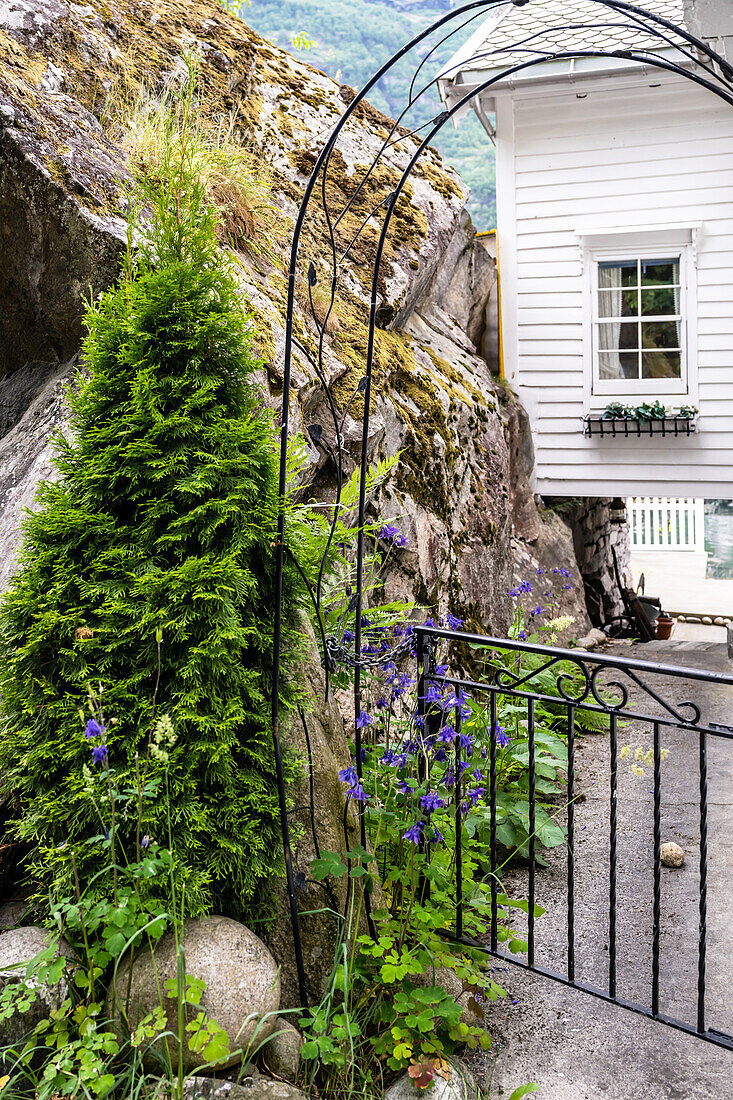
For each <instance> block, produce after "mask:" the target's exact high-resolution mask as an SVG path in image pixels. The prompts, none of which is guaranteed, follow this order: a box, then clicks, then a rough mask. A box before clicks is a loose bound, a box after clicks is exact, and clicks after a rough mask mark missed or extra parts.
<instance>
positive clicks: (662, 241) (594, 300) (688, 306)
mask: <svg viewBox="0 0 733 1100" xmlns="http://www.w3.org/2000/svg"><path fill="white" fill-rule="evenodd" d="M697 228H698V227H697V226H694V227H693V226H691V227H684V228H680V227H675V228H671V229H663V230H662V229H657V230H633V231H632V230H607V231H599V232H591V233H588V232H586V233H584V234H582V236H581V241H582V253H583V269H584V272H585V275H586V280H585V282H586V285H585V290H584V299H585V304H584V311H583V312H584V326H583V327H584V341H583V343H584V355H583V360H584V390H585V406H586V409H587V410H588V411H590V412H596V411H600V410H602V409H603V408H605V406H606V405H607V404H608V403H609V401H613V400H617V401H622V402H624V403H626V404H638V403H640V402H642V401H647V400H649V399H651V400H654V399H655V398H660V399H661V400H662V403H663V404H668V405H670V406H675V405H682V404H692V405H695V404H697V285H696V275H697V272H696V259H697V257H696V242H697ZM672 256H679V258H680V310H681V314H682V323H681V326H680V347H681V356H680V359H681V377H680V378H638V379H634V378H618V379H616V378H608V379H601V378H600V377H599V360H598V350H599V348H598V325H597V322H598V321H599V320H601V318H599V313H598V265H599V264H600V263H609V262H610V263H612V262H614V261H621V260H655V259H670V258H671V257H672ZM665 399H668V400H665Z"/></svg>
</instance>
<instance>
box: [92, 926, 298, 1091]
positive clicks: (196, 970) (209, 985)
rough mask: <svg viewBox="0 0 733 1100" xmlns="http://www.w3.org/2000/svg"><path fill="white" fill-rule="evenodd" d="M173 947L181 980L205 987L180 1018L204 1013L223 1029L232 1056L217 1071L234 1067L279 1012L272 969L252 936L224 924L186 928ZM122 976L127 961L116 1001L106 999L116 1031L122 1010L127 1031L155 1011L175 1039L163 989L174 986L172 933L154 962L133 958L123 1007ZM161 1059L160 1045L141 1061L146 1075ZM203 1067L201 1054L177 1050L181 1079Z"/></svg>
mask: <svg viewBox="0 0 733 1100" xmlns="http://www.w3.org/2000/svg"><path fill="white" fill-rule="evenodd" d="M180 940H181V946H182V949H183V953H184V957H185V960H186V975H187V977H188V978H196V979H199V980H200V981H202V982H204V984H205V989H204V991H203V993H202V995H201V1001H200V1004H199V1005H198V1006H195V1005H188V1006H187V1007H186V1018H187V1020H188V1021H190V1020H192V1019H194V1018H195V1017H196V1016H197V1014H198V1013H199V1012H201V1011H203V1012H205V1013H206V1016H207V1018H208V1019H209V1020H213V1021H215V1022H216V1023H217V1024H218V1025H219V1027H221V1028H223V1030H224V1031H225V1032H226V1034H227V1036H228V1038H229V1049H230V1051H231V1052H232V1053H231V1054H230V1055H229V1057H226V1058H222V1059H221V1060H220V1061H219V1062H217V1068H222V1069H224V1068H226V1067H228V1066H233V1065H236V1064H237V1063H238V1062H240V1061H241V1060H242V1056H243V1055H246V1054H247V1053H248V1047H249V1045H250V1043H251V1044H252V1048H253V1049H252V1050H251V1051H249V1055H250V1056H251V1055H253V1054H254V1053H255V1050H256V1049H257V1048H258V1047H259V1046H260V1045H261V1044H262V1043H263V1042H264V1041H265V1040H266V1039H267V1038H268V1037H269V1036H270V1035H271V1034H272V1032H273V1031H274V1030H275V1028H276V1025H277V1012H278V1009H279V1008H280V974H279V970H278V965H277V963H276V962H275V960H274V959H273V957H272V955H271V954H270V952H269V951H268V950H267V948H266V947H265V945H264V944H263V943H262V941H261V940H260V939H258V937H257V936H255V934H254V932H250V930H249V928H246V927H245V926H244V925H243V924H239V923H238V922H237V921H235V920H230V919H229V918H228V917H202V918H201V919H199V920H189V921H186V923H185V924H184V926H183V930H182V932H181V934H180ZM129 970H130V960H129V959H126V960H125V961H124V962H123V963H122V964H121V965H120V967H119V969H118V972H117V982H116V989H117V997H116V998H115V997H114V996H113V991H112V990H110V993H109V995H108V998H107V1014H108V1016H109V1017H110V1018H114V1019H115V1021H116V1023H117V1027H118V1029H119V1030H121V1031H122V1030H124V1029H123V1025H122V1023H121V1018H122V1010H123V1009H126V1015H127V1025H128V1027H129V1029H130V1031H134V1030H135V1028H136V1027H137V1025H138V1024H139V1023H140V1021H141V1020H142V1019H143V1018H144V1017H145V1016H147V1015H148V1013H150V1012H152V1011H153V1010H154V1009H156V1008H158V1007H162V1008H163V1011H164V1012H165V1016H166V1020H167V1028H168V1031H171V1032H173V1033H174V1035H175V1034H177V1032H178V1018H177V1017H178V1008H177V1000H176V999H175V998H173V997H168V996H166V982H168V981H171V980H173V981H175V978H176V972H177V953H176V942H175V938H174V936H173V933H170V932H169V933H167V934H166V935H165V936H163V938H162V939H161V940H160V942H159V943H158V944H157V946H156V948H155V953H154V956H153V954H152V953H151V952H150V950H141V952H140V954H139V955H138V956H137V957H136V958H135V960H134V962H133V965H132V979H131V981H130V983H129V990H130V997H129V1005H128V1006H127V1007H126V1005H125V1002H126V1001H127V990H128V976H129ZM115 1001H116V1003H115ZM255 1032H256V1034H255ZM190 1034H191V1033H189V1035H190ZM168 1042H169V1044H170V1053H171V1058H172V1059H173V1060H174V1061H175V1060H176V1059H177V1057H178V1051H177V1048H176V1040H175V1039H171V1038H170V1037H169V1038H168ZM237 1052H239V1053H237ZM162 1055H163V1049H162V1044H161V1049H155V1048H151V1049H149V1050H148V1052H147V1054H146V1055H145V1064H146V1067H147V1068H149V1069H156V1068H158V1069H160V1062H161V1057H162ZM208 1061H210V1059H207V1058H206V1057H205V1056H204V1054H203V1053H202V1052H200V1053H196V1052H195V1051H192V1050H190V1049H189V1046H188V1042H184V1050H183V1063H184V1066H185V1068H186V1071H187V1072H190V1071H191V1070H195V1069H198V1068H199V1067H200V1066H203V1065H205V1064H206V1063H207V1062H208Z"/></svg>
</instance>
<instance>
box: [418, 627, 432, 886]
mask: <svg viewBox="0 0 733 1100" xmlns="http://www.w3.org/2000/svg"><path fill="white" fill-rule="evenodd" d="M432 654H433V639H432V638H425V637H424V635H422V634H418V641H417V659H418V667H419V672H418V678H417V715H418V718H419V719H420V723H419V725H418V728H417V730H416V731H415V740H416V741H419V745H420V751H419V752H418V754H417V781H418V783H419V784H420V786H422V784H423V783H424V782H425V780H426V778H428V772H427V765H426V760H425V733H426V729H425V727H426V726H427V721H428V718H427V713H428V707H427V705H426V703H425V695H426V694H427V683H428V678H427V676H426V674H425V672H426V664H427V662H430V661H431V657H432ZM418 850H419V851H420V852H421V854H425V853H426V852H427V850H428V843H427V837H426V836H425V835H424V831H423V835H422V838H421V840H420V842H419V844H418ZM429 895H430V880H429V879H428V878H426V876H425V875H424V874H423V872H422V870H421V871H420V874H419V876H418V881H417V897H418V900H419V902H420V904H423V903H424V902H425V901H426V900H427V898H428V897H429Z"/></svg>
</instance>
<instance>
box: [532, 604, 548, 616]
mask: <svg viewBox="0 0 733 1100" xmlns="http://www.w3.org/2000/svg"><path fill="white" fill-rule="evenodd" d="M546 611H547V608H546V607H542V605H541V604H537V607H535V609H534V611H531V612H530V614H531V615H544V613H545V612H546Z"/></svg>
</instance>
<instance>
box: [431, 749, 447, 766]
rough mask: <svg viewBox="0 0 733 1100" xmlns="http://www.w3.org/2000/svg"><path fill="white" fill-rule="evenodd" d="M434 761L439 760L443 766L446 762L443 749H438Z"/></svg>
mask: <svg viewBox="0 0 733 1100" xmlns="http://www.w3.org/2000/svg"><path fill="white" fill-rule="evenodd" d="M433 759H434V760H437V761H438V763H439V764H442V763H443V761H444V760H445V749H443V748H440V749H436V752H435V756H434V757H433Z"/></svg>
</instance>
